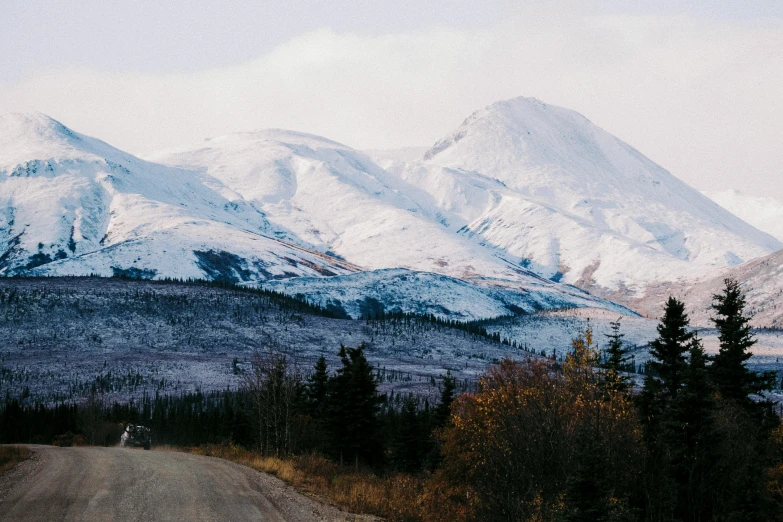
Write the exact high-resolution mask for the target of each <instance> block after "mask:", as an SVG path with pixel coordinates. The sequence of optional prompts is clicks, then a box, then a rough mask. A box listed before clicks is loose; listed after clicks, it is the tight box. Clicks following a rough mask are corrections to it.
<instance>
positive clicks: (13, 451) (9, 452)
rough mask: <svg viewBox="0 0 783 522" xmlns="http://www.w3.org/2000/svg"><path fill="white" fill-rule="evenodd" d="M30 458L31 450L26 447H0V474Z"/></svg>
mask: <svg viewBox="0 0 783 522" xmlns="http://www.w3.org/2000/svg"><path fill="white" fill-rule="evenodd" d="M29 458H30V450H29V449H28V448H26V447H24V446H0V473H4V472H6V471H8V470H9V469H11V468H13V467H14V466H16V465H17V464H19V463H20V462H22V461H25V460H27V459H29Z"/></svg>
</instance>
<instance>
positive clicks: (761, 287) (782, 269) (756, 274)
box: [629, 251, 783, 328]
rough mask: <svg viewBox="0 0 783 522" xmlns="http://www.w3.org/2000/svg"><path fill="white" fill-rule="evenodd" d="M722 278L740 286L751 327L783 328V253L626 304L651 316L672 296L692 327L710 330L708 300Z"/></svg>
mask: <svg viewBox="0 0 783 522" xmlns="http://www.w3.org/2000/svg"><path fill="white" fill-rule="evenodd" d="M726 278H731V279H735V280H737V281H739V282H740V284H741V286H742V290H743V292H744V293H745V296H746V299H747V311H748V313H749V314H750V315H751V316H752V321H751V324H752V325H753V326H756V327H759V328H762V327H764V328H783V305H782V304H781V303H783V251H778V252H775V253H773V254H770V255H768V256H765V257H761V258H758V259H754V260H752V261H748V262H747V263H744V264H742V265H739V266H735V267H731V268H726V269H724V270H722V271H720V272H718V273H717V274H714V275H711V276H708V277H703V278H701V279H700V280H697V281H691V282H688V283H686V284H663V285H659V286H657V287H656V288H654V289H653V291H651V292H650V293H649V294H648V295H646V296H644V297H643V298H641V299H638V300H637V301H635V302H632V303H629V304H630V305H631V306H632V308H634V309H635V310H639V311H641V312H643V313H645V314H647V315H654V313H655V312H656V311H658V310H660V308H661V306H662V304H663V302H664V301H665V300H666V298H667V297H668V296H669V295H673V296H675V297H677V298H679V299H681V300H682V301H683V302H685V304H686V305H687V311H688V313H689V314H690V315H691V317H692V322H693V323H694V324H696V325H699V326H704V327H706V326H710V325H711V322H710V317H711V316H712V310H711V308H710V305H711V304H712V296H713V295H715V294H717V293H719V292H721V290H722V289H723V286H724V282H723V281H724V279H726Z"/></svg>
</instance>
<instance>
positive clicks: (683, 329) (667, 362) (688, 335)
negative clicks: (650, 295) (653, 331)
mask: <svg viewBox="0 0 783 522" xmlns="http://www.w3.org/2000/svg"><path fill="white" fill-rule="evenodd" d="M689 325H690V321H689V320H688V315H687V314H686V313H685V305H684V304H683V303H682V302H681V301H678V300H677V299H675V298H674V297H669V300H668V301H667V302H666V306H665V308H664V312H663V318H662V319H661V322H660V324H659V325H658V338H657V339H655V340H654V341H653V342H651V343H650V355H652V357H653V358H652V360H650V361H649V362H648V363H647V370H648V372H649V373H651V374H652V375H648V377H647V378H646V379H645V389H648V388H656V389H657V390H658V392H659V393H660V394H662V395H663V399H664V400H672V399H676V398H677V394H678V393H679V391H680V388H681V386H682V379H683V372H684V371H685V367H686V357H685V356H686V354H687V353H688V350H689V348H690V345H691V341H692V339H693V336H694V333H693V332H692V331H690V330H689V329H688V327H689ZM653 381H657V383H658V384H657V385H654V384H653Z"/></svg>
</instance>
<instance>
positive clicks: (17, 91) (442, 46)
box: [0, 0, 783, 199]
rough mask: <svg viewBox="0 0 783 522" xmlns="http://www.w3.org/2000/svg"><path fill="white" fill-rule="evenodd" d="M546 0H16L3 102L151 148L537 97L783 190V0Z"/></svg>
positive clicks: (415, 128) (0, 87)
mask: <svg viewBox="0 0 783 522" xmlns="http://www.w3.org/2000/svg"><path fill="white" fill-rule="evenodd" d="M541 3H542V2H519V1H517V2H506V1H503V0H483V1H480V2H473V3H472V2H455V1H446V0H428V1H427V2H421V1H407V0H406V1H402V2H392V1H388V0H387V1H379V2H375V1H372V2H371V1H357V0H354V1H331V0H330V1H323V0H321V1H304V0H286V1H285V2H274V3H272V2H259V1H255V2H235V3H234V5H233V6H231V7H228V6H226V3H225V2H193V1H184V0H183V1H170V2H167V1H164V0H158V1H154V2H141V1H137V2H126V1H122V2H114V1H107V0H102V1H97V0H96V1H77V0H72V1H69V2H54V1H49V2H39V1H33V0H22V1H16V0H3V1H2V2H0V111H34V110H37V111H40V112H44V113H46V114H49V115H51V116H53V117H54V118H56V119H58V120H60V121H62V122H63V123H65V124H66V125H68V126H70V127H72V128H74V129H75V130H77V131H80V132H83V133H86V134H90V135H93V136H97V137H100V138H101V139H104V140H105V141H108V142H109V143H111V144H112V145H115V146H117V147H119V148H122V149H125V150H128V151H129V152H134V153H140V154H143V153H147V152H152V151H155V150H158V149H163V148H168V147H172V146H177V145H184V144H189V143H193V142H198V141H201V140H203V139H204V138H205V137H208V136H216V135H220V134H225V133H228V132H233V131H238V130H250V129H257V128H265V127H280V128H288V129H294V130H300V131H306V132H312V133H315V134H320V135H323V136H326V137H329V138H331V139H334V140H337V141H340V142H343V143H346V144H348V145H351V146H353V147H356V148H392V147H399V146H406V145H430V144H432V143H434V142H435V141H437V139H439V138H440V137H441V136H443V135H444V134H447V133H448V132H450V131H452V130H453V129H454V128H455V127H457V126H458V125H459V124H460V123H461V122H462V120H463V119H464V118H465V117H467V116H468V115H469V114H470V113H471V112H473V111H474V110H476V109H478V108H481V107H483V106H486V105H488V104H489V103H492V102H494V101H497V100H500V99H506V98H511V97H515V96H534V97H536V98H539V99H541V100H543V101H545V102H548V103H552V104H556V105H561V106H565V107H569V108H572V109H575V110H577V111H579V112H581V113H582V114H584V115H585V116H587V117H588V118H589V119H591V120H592V121H593V122H594V123H596V124H598V125H599V126H601V127H603V128H604V129H606V130H608V131H609V132H612V133H613V134H615V135H617V136H618V137H620V138H621V139H623V140H625V141H627V142H628V143H630V144H631V145H633V146H634V147H636V148H637V149H639V150H640V151H641V152H643V153H644V154H646V155H647V156H649V157H651V158H652V159H653V160H655V161H657V162H658V163H660V164H661V165H663V166H664V167H666V168H667V169H669V170H671V171H672V172H673V173H674V174H675V175H677V176H679V177H680V178H682V179H684V180H685V181H687V182H689V183H691V184H692V185H694V186H695V187H697V188H699V189H708V190H716V189H726V188H739V189H741V190H743V191H745V192H748V193H751V194H756V195H775V196H777V197H778V198H781V199H783V2H781V1H780V0H759V1H753V0H748V1H745V2H736V1H732V2H717V1H715V0H712V1H707V0H705V1H694V2H691V3H690V4H689V5H687V6H683V4H684V2H680V1H666V0H663V1H658V2H631V1H628V0H625V1H619V0H618V1H611V0H610V1H603V2H596V3H595V4H592V5H591V4H590V2H586V1H564V2H553V3H550V4H549V5H546V6H543V7H542V6H541V5H539V4H541ZM648 4H649V5H648ZM652 4H654V5H655V7H654V8H653V7H650V6H651V5H652Z"/></svg>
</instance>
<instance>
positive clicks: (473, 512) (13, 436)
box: [0, 280, 783, 522]
mask: <svg viewBox="0 0 783 522" xmlns="http://www.w3.org/2000/svg"><path fill="white" fill-rule="evenodd" d="M713 312H714V323H715V326H716V328H717V329H718V331H719V336H720V350H719V352H718V353H717V355H715V356H708V355H707V354H706V353H705V352H704V350H703V348H702V345H701V341H700V339H699V338H698V336H697V335H696V334H695V333H694V331H693V330H692V329H691V328H690V325H689V321H688V316H687V314H686V313H685V311H684V305H683V304H682V303H681V302H680V301H678V300H677V299H675V298H670V299H669V301H668V302H667V303H666V306H665V310H664V314H663V317H662V319H661V322H660V324H659V326H658V338H657V339H656V340H655V341H654V342H653V343H652V349H651V354H652V357H653V358H652V360H651V361H650V363H648V364H647V365H646V371H645V377H644V385H643V387H642V389H641V391H634V387H633V383H632V382H631V380H630V378H629V375H628V374H627V373H626V371H625V370H626V369H627V368H628V361H627V354H626V349H625V344H624V342H623V335H622V332H621V324H620V323H619V322H618V323H617V324H616V325H615V327H614V328H613V329H612V333H611V335H609V336H608V337H607V338H606V339H600V340H599V339H595V338H594V335H593V332H592V331H591V329H590V328H589V327H588V328H587V329H586V330H585V331H584V332H582V334H581V335H579V336H578V337H577V338H576V339H574V340H573V342H572V346H571V350H570V352H569V354H568V355H567V356H566V357H565V359H564V360H557V359H554V358H546V357H537V356H533V355H531V356H530V357H527V358H525V359H523V360H522V361H512V360H503V361H500V363H499V364H497V365H495V366H492V367H490V368H489V369H488V370H487V371H486V372H485V374H484V375H483V376H482V377H481V379H480V382H479V383H478V385H477V387H476V389H475V390H470V391H465V392H463V393H461V394H460V393H459V389H458V387H457V386H456V383H455V380H454V378H453V377H452V376H451V375H449V374H446V375H444V376H443V377H442V378H441V379H440V381H439V382H437V383H436V385H437V387H438V388H439V390H440V398H439V400H438V401H436V402H434V403H430V401H429V400H427V399H426V398H422V397H419V396H416V395H414V394H407V395H401V394H397V395H395V394H393V393H392V394H380V393H379V392H378V381H379V373H378V371H377V369H375V368H373V367H372V365H371V364H370V363H369V362H368V360H367V358H366V357H365V354H364V351H365V348H364V346H357V347H345V346H341V347H340V349H339V352H338V361H339V364H338V365H337V367H334V368H331V367H329V366H328V364H327V360H326V359H325V358H320V359H319V360H318V361H317V362H316V364H315V365H314V367H312V368H307V369H303V368H300V367H298V366H297V365H296V364H295V363H294V362H293V361H291V360H290V359H288V358H287V357H286V355H285V354H281V353H278V352H274V351H269V352H267V353H258V354H257V355H256V356H255V357H254V358H253V359H252V361H251V364H250V365H249V366H248V367H247V368H245V369H243V370H242V371H241V377H242V386H241V388H240V390H238V391H225V392H214V393H210V394H199V393H196V394H181V395H179V396H170V395H157V396H154V397H149V396H145V397H144V399H143V400H141V401H138V402H133V401H131V402H130V403H125V404H118V403H113V404H111V405H109V404H106V403H105V402H103V401H102V399H101V397H100V394H99V393H97V392H96V393H93V394H91V396H90V399H89V400H88V401H87V402H86V403H83V404H79V405H76V404H59V405H54V406H47V405H43V404H37V405H35V406H30V405H22V404H20V403H19V402H18V401H15V399H10V398H9V399H8V400H6V403H5V406H4V409H3V412H2V415H1V416H0V437H2V440H4V441H7V442H34V441H37V442H52V441H55V440H59V441H61V442H62V443H64V444H67V442H68V440H71V441H72V442H74V441H77V440H78V441H81V442H83V443H87V444H114V443H116V441H115V439H116V437H118V436H119V434H118V433H116V434H115V433H114V431H113V430H117V429H120V428H121V426H122V423H123V422H135V423H140V424H144V425H147V426H149V427H151V428H152V430H153V438H154V442H156V443H160V444H169V445H173V446H176V447H178V448H181V449H182V448H184V449H185V450H186V451H190V452H193V453H198V454H203V455H211V456H216V457H221V458H226V459H230V460H233V461H235V462H239V463H241V464H244V465H247V466H250V467H252V468H255V469H258V470H260V471H264V472H268V473H272V474H274V475H276V476H278V477H280V478H281V479H282V480H284V481H286V482H288V483H289V484H292V485H293V486H295V487H296V488H298V489H301V490H304V491H306V492H309V493H311V494H314V495H317V496H320V497H323V498H326V499H328V500H329V501H331V502H332V503H334V504H337V505H339V506H341V507H343V508H345V509H347V510H349V511H352V512H360V513H369V514H375V515H379V516H383V517H386V518H388V519H390V520H401V521H427V522H441V521H443V522H446V521H448V522H462V521H465V522H468V521H496V520H497V521H542V522H543V521H553V522H554V521H558V522H560V521H563V522H568V521H582V520H590V521H591V522H593V521H595V522H625V521H672V522H674V521H689V522H690V521H693V522H696V521H748V522H751V521H759V520H764V521H776V520H783V428H782V427H781V422H780V411H779V410H777V409H776V408H777V406H776V405H774V404H772V403H771V402H768V401H767V400H766V399H765V398H764V397H765V396H764V394H765V392H766V391H767V390H770V389H771V388H772V386H773V381H774V378H775V377H774V375H772V374H757V373H754V372H751V371H749V370H748V368H747V366H746V363H747V359H748V357H749V350H750V349H751V348H752V346H753V344H754V340H753V336H752V335H751V333H750V329H749V327H748V317H747V316H746V314H745V302H744V297H743V295H742V293H741V292H740V288H739V286H738V285H737V283H736V282H734V281H730V280H727V281H726V285H725V288H724V291H723V292H722V293H721V294H719V295H716V296H715V301H714V307H713ZM68 433H70V439H69V438H68V436H63V434H68ZM115 435H116V437H115Z"/></svg>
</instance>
